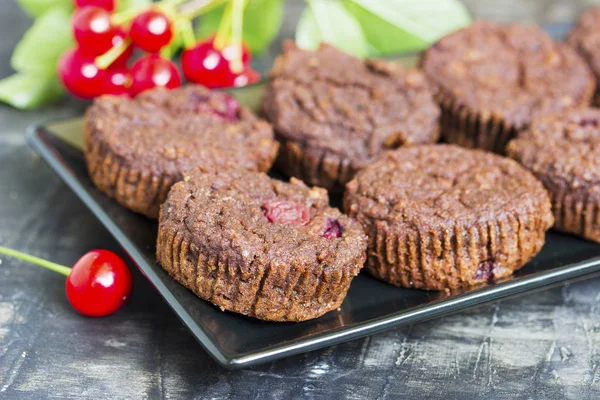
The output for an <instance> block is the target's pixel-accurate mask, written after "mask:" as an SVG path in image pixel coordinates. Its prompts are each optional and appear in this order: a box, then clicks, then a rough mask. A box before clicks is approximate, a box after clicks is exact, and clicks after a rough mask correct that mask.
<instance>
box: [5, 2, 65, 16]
mask: <svg viewBox="0 0 600 400" xmlns="http://www.w3.org/2000/svg"><path fill="white" fill-rule="evenodd" d="M17 3H19V5H20V6H21V8H22V9H23V11H25V12H26V13H27V14H29V15H31V16H32V17H39V16H40V15H42V14H44V13H45V12H46V11H48V10H52V9H59V10H63V11H66V12H71V11H72V10H73V1H72V0H17Z"/></svg>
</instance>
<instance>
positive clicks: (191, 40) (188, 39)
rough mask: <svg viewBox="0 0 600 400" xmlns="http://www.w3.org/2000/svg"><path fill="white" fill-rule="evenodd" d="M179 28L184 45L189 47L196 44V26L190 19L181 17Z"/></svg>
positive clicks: (178, 22) (178, 23)
mask: <svg viewBox="0 0 600 400" xmlns="http://www.w3.org/2000/svg"><path fill="white" fill-rule="evenodd" d="M177 29H178V30H179V32H180V33H181V38H182V40H183V47H184V48H186V49H189V48H191V47H194V45H195V44H196V36H195V35H194V27H193V26H192V21H190V20H189V19H180V20H179V21H177Z"/></svg>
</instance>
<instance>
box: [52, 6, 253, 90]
mask: <svg viewBox="0 0 600 400" xmlns="http://www.w3.org/2000/svg"><path fill="white" fill-rule="evenodd" d="M115 1H116V0H74V2H75V6H76V10H75V12H74V14H73V17H72V26H73V36H74V37H75V41H76V42H77V47H75V48H74V49H71V50H68V51H66V52H65V53H64V54H63V55H62V56H61V58H60V60H59V62H58V74H59V77H60V79H61V81H62V82H63V84H64V86H65V87H66V88H67V90H68V91H69V92H71V93H72V94H74V95H76V96H78V97H81V98H84V99H90V98H94V97H97V96H100V95H103V94H112V95H129V96H131V97H135V96H136V95H137V94H139V93H141V92H143V91H145V90H148V89H152V88H155V87H158V86H163V87H166V88H169V89H172V88H176V87H179V86H181V75H180V72H179V69H178V68H177V66H176V65H175V64H174V63H173V62H172V61H171V60H170V59H168V58H166V57H163V56H161V55H160V54H159V52H160V51H161V50H162V49H163V48H164V47H165V46H168V45H169V44H170V43H171V41H172V40H173V39H174V36H175V23H174V20H176V15H175V13H174V12H172V13H167V12H166V11H164V10H162V9H161V8H158V7H156V6H154V7H152V8H150V9H147V10H145V11H142V12H140V13H139V14H138V15H136V16H135V17H133V19H131V20H130V21H128V22H127V23H126V24H122V25H118V24H115V23H114V15H115V14H113V12H114V10H115ZM135 49H138V50H141V51H143V52H145V54H144V55H142V56H141V57H139V58H138V59H137V60H136V61H135V62H133V63H131V60H132V58H133V57H134V54H135V51H134V50H135ZM100 56H102V58H105V57H106V56H110V57H108V59H109V61H110V62H109V63H108V65H102V63H100V62H99V58H98V57H100ZM250 59H251V56H250V52H249V50H248V48H247V47H246V46H245V45H243V44H242V45H239V46H235V45H233V44H225V45H224V46H221V47H218V46H216V45H215V39H214V37H211V38H209V39H206V40H201V41H198V42H197V43H194V44H193V45H192V46H190V47H189V48H186V49H185V50H184V51H183V54H182V57H181V69H182V70H183V75H184V76H185V78H186V79H187V80H188V81H189V82H192V83H198V84H202V85H204V86H207V87H209V88H220V87H231V86H244V85H247V84H249V83H254V82H256V81H258V80H259V79H260V75H259V74H258V73H257V72H256V71H254V70H253V69H251V68H250V67H249V64H250ZM130 64H131V65H130Z"/></svg>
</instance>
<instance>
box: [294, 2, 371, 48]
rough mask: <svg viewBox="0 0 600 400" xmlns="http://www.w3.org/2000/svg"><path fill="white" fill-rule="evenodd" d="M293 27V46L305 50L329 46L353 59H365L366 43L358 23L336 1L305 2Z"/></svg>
mask: <svg viewBox="0 0 600 400" xmlns="http://www.w3.org/2000/svg"><path fill="white" fill-rule="evenodd" d="M307 5H308V6H307V7H306V8H305V9H304V11H303V12H302V15H301V16H300V20H299V21H298V26H297V27H296V43H297V44H298V46H300V47H301V48H304V49H307V50H314V49H316V48H317V47H318V46H319V44H320V43H321V42H325V43H329V44H331V45H333V46H335V47H337V48H338V49H340V50H341V51H344V52H346V53H348V54H352V55H354V56H356V57H361V58H362V57H365V56H366V55H367V52H368V44H367V41H366V39H365V36H364V35H363V32H362V28H361V26H360V24H359V23H358V21H357V20H356V19H355V18H354V17H353V16H352V14H350V12H348V10H346V8H344V6H343V4H342V3H341V2H340V1H321V0H310V1H307Z"/></svg>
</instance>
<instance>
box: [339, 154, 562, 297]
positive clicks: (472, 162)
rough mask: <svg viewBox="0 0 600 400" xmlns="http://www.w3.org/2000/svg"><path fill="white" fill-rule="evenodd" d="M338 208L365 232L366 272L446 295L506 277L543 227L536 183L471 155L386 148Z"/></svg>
mask: <svg viewBox="0 0 600 400" xmlns="http://www.w3.org/2000/svg"><path fill="white" fill-rule="evenodd" d="M344 209H345V210H346V213H348V215H350V216H351V217H354V218H356V219H357V220H358V221H359V222H360V223H361V224H362V225H363V227H364V228H365V231H366V232H367V235H368V236H369V248H368V251H367V264H366V269H367V271H369V272H370V273H371V274H372V275H374V276H375V277H377V278H379V279H382V280H384V281H386V282H389V283H391V284H393V285H396V286H404V287H409V288H419V289H427V290H444V289H455V288H460V287H464V286H470V285H474V284H478V283H481V282H485V281H493V280H495V279H498V278H502V277H505V276H508V275H510V274H511V273H512V272H513V271H515V270H517V269H519V268H521V267H522V266H523V265H524V264H525V263H526V262H527V261H528V260H529V259H531V258H532V257H533V256H534V255H535V254H537V253H538V252H539V251H540V249H541V248H542V246H543V244H544V235H545V232H546V230H547V229H549V228H550V226H551V225H552V222H553V218H552V213H551V209H550V199H549V197H548V194H547V192H546V191H545V189H544V187H543V186H542V184H541V183H540V182H539V181H537V180H536V179H535V177H534V176H533V175H532V174H531V173H529V172H528V171H527V170H526V169H524V168H523V167H521V166H520V165H519V164H518V163H516V162H514V161H512V160H509V159H506V158H503V157H500V156H497V155H494V154H492V153H486V152H484V151H481V150H469V149H465V148H462V147H458V146H455V145H426V146H415V147H407V148H403V149H399V150H394V151H390V152H388V153H386V154H385V155H383V156H382V157H381V158H380V159H379V160H378V161H376V162H374V163H373V164H371V165H370V166H368V167H365V168H364V169H363V170H361V171H360V172H359V173H358V174H357V175H356V177H355V178H354V179H353V180H352V181H350V182H349V183H348V184H347V185H346V193H345V197H344Z"/></svg>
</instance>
